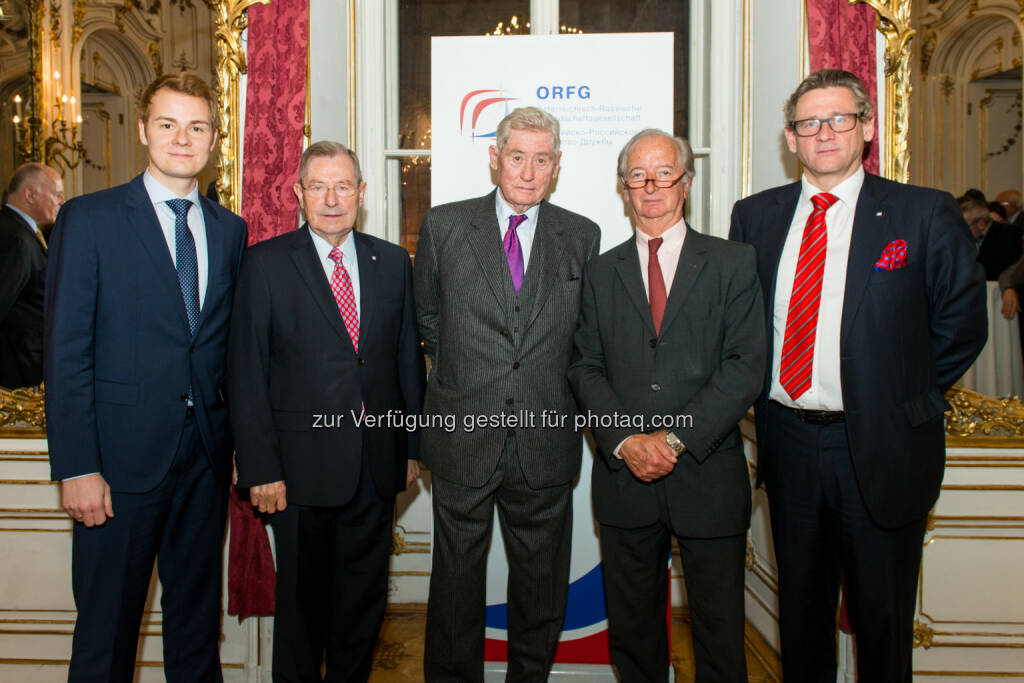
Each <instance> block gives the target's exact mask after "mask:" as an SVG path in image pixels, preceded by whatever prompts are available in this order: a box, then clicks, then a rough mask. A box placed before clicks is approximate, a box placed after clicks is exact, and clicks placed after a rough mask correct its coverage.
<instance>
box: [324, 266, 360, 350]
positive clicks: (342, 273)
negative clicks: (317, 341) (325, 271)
mask: <svg viewBox="0 0 1024 683" xmlns="http://www.w3.org/2000/svg"><path fill="white" fill-rule="evenodd" d="M344 256H345V255H344V254H342V253H341V249H339V248H338V247H335V248H334V249H331V253H330V254H328V255H327V258H329V259H331V260H332V261H334V272H333V273H332V274H331V291H332V292H334V300H335V301H336V302H338V310H339V311H340V312H341V317H342V319H343V320H344V321H345V329H346V330H348V336H349V337H350V338H351V339H352V348H354V349H355V351H356V353H359V309H357V308H356V295H355V292H354V291H353V290H352V278H350V277H349V275H348V271H347V270H345V266H344V264H343V263H342V259H343V258H344Z"/></svg>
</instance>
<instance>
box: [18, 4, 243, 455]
mask: <svg viewBox="0 0 1024 683" xmlns="http://www.w3.org/2000/svg"><path fill="white" fill-rule="evenodd" d="M236 3H237V0H235V2H232V0H223V1H222V2H219V3H218V2H208V1H207V0H171V2H166V3H162V2H158V1H153V2H149V1H146V2H143V1H132V2H124V3H111V2H109V1H104V0H0V11H2V17H0V140H3V143H2V144H0V183H2V185H3V187H4V188H5V189H6V187H7V183H8V182H9V180H10V178H11V175H12V174H13V172H14V170H15V168H17V166H18V165H19V164H21V163H23V162H25V161H40V162H43V163H45V164H47V165H49V166H51V167H53V168H54V169H55V170H57V172H58V173H59V174H60V175H61V176H62V179H63V183H64V192H65V196H66V197H68V198H71V197H74V196H78V195H81V194H85V193H89V192H95V191H97V190H101V189H105V188H108V187H112V186H114V185H118V184H121V183H124V182H127V181H128V180H130V179H131V178H133V177H134V176H135V175H137V174H138V173H140V172H141V171H142V170H143V168H144V166H145V160H146V153H145V148H144V147H143V146H142V145H141V143H140V142H139V138H138V133H137V119H138V117H137V111H136V103H137V100H138V97H139V95H140V94H141V93H142V90H143V89H144V88H145V87H146V85H147V84H148V83H149V82H150V81H152V80H153V79H154V78H155V77H156V76H158V75H161V74H164V73H173V72H178V71H191V72H194V73H197V74H199V75H201V76H203V77H205V78H207V79H209V80H210V81H211V82H213V81H214V80H215V78H214V74H215V70H216V65H217V64H218V54H217V44H216V41H215V40H214V35H215V30H216V26H215V24H216V20H217V17H218V16H219V13H220V10H221V6H222V5H233V4H236ZM216 177H217V169H216V167H215V166H214V165H213V164H211V165H210V166H209V167H208V168H207V169H205V170H204V172H203V174H202V175H201V176H200V183H201V188H202V189H203V190H205V189H206V187H207V185H208V184H209V183H210V182H212V181H213V180H215V179H216ZM40 227H41V228H42V229H43V234H44V235H46V234H48V230H49V227H50V226H40ZM3 276H4V274H3V273H0V277H3ZM0 313H3V312H2V311H0ZM3 324H4V320H3V319H2V318H0V325H3ZM42 397H43V393H42V387H40V386H35V387H0V429H2V430H3V431H2V432H0V435H6V436H11V435H25V436H39V435H43V434H44V433H45V432H44V427H45V425H44V417H43V404H42Z"/></svg>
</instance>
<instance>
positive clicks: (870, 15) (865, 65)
mask: <svg viewBox="0 0 1024 683" xmlns="http://www.w3.org/2000/svg"><path fill="white" fill-rule="evenodd" d="M875 17H876V15H875V10H873V9H872V8H871V7H870V6H868V5H865V4H857V5H851V4H849V2H848V1H847V0H807V40H808V43H809V44H810V56H811V71H817V70H818V69H845V70H846V71H851V72H853V73H855V74H857V76H858V77H859V78H860V80H861V81H863V82H864V86H865V87H866V88H867V90H868V96H869V97H870V98H871V102H872V104H874V107H875V112H876V113H875V120H876V124H877V121H878V119H879V117H880V116H881V114H882V113H881V112H879V111H878V94H877V93H878V83H877V81H878V79H877V77H876V74H877V71H876V66H877V64H876V57H875V25H876V19H875ZM864 169H865V170H866V171H868V172H869V173H878V140H877V138H876V139H875V140H874V141H873V142H871V143H870V144H869V145H868V147H867V153H866V156H865V157H864ZM250 229H251V228H250Z"/></svg>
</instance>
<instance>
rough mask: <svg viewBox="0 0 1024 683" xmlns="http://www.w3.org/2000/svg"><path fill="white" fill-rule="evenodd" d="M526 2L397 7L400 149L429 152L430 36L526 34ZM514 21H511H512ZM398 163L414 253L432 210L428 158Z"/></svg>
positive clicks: (453, 0)
mask: <svg viewBox="0 0 1024 683" xmlns="http://www.w3.org/2000/svg"><path fill="white" fill-rule="evenodd" d="M529 15H530V0H488V1H487V2H480V0H401V1H400V2H399V8H398V34H399V36H398V37H399V43H398V76H399V88H398V93H399V94H398V112H399V114H398V120H399V124H398V125H399V130H398V139H397V143H398V147H399V148H401V149H430V39H431V37H432V36H482V35H485V34H489V33H494V32H495V30H500V31H501V33H513V34H526V33H529V32H530V29H529ZM513 18H515V21H514V22H513ZM399 163H400V164H401V171H400V177H401V188H400V191H401V212H402V217H401V220H402V245H403V246H404V247H405V248H406V249H409V250H410V251H415V249H416V239H417V236H418V234H419V229H420V221H422V219H423V214H424V213H425V212H426V210H427V209H428V208H429V207H430V158H429V157H418V158H403V159H401V160H400V162H399Z"/></svg>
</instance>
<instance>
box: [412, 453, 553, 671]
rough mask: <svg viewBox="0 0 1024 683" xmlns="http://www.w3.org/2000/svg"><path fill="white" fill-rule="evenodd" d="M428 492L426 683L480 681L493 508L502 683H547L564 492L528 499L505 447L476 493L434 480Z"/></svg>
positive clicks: (531, 492)
mask: <svg viewBox="0 0 1024 683" xmlns="http://www.w3.org/2000/svg"><path fill="white" fill-rule="evenodd" d="M432 489H433V490H432V499H433V507H434V557H433V568H432V571H431V574H430V597H429V600H428V604H427V634H426V644H425V650H424V655H423V670H424V675H425V677H426V680H427V681H432V682H433V681H482V680H483V660H484V607H485V601H486V576H487V551H488V547H489V546H490V540H491V532H492V525H493V519H494V509H495V506H497V510H498V522H499V524H500V526H501V532H502V537H503V538H504V541H505V550H506V553H507V555H508V671H507V674H506V680H507V681H546V680H547V678H548V671H549V669H550V668H551V663H552V662H553V661H554V657H555V649H556V648H557V647H558V635H559V633H561V630H562V621H563V620H564V618H565V602H566V598H567V596H568V590H569V553H570V545H571V540H572V485H571V484H564V485H561V486H553V487H550V488H544V489H531V488H530V487H529V485H528V484H527V483H526V477H525V476H524V475H523V472H522V469H521V467H520V465H519V458H518V457H517V455H516V447H515V438H514V437H510V438H509V439H508V440H507V441H506V442H505V448H504V450H503V452H502V456H501V458H500V459H499V461H498V467H497V470H496V471H495V473H494V475H493V476H492V477H491V479H490V480H489V481H488V482H487V483H486V484H485V485H484V486H482V487H479V488H472V487H468V486H461V485H459V484H456V483H454V482H450V481H446V480H444V479H442V478H441V477H438V476H436V475H435V476H434V477H433V479H432Z"/></svg>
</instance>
